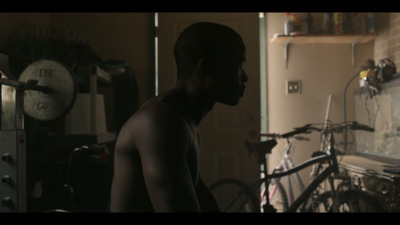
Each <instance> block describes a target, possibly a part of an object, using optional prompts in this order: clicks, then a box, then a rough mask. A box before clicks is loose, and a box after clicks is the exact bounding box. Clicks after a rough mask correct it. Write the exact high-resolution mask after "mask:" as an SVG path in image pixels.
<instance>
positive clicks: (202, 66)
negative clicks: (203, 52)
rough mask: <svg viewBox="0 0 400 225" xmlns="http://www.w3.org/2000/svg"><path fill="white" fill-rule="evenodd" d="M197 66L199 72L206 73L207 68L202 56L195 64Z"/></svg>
mask: <svg viewBox="0 0 400 225" xmlns="http://www.w3.org/2000/svg"><path fill="white" fill-rule="evenodd" d="M197 67H198V69H199V71H200V73H201V74H206V71H207V69H206V62H205V59H204V57H201V59H200V60H199V62H198V64H197Z"/></svg>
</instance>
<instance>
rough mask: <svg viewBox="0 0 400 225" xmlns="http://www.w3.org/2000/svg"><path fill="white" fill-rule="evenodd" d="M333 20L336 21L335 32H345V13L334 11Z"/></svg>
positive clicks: (338, 33)
mask: <svg viewBox="0 0 400 225" xmlns="http://www.w3.org/2000/svg"><path fill="white" fill-rule="evenodd" d="M333 20H334V21H335V34H337V35H341V34H343V14H342V13H340V12H335V13H333Z"/></svg>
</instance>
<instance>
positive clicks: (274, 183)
mask: <svg viewBox="0 0 400 225" xmlns="http://www.w3.org/2000/svg"><path fill="white" fill-rule="evenodd" d="M268 194H269V203H270V204H271V205H272V206H273V207H274V208H275V209H276V212H278V213H279V212H286V210H287V208H288V199H287V195H286V191H285V188H284V187H283V185H282V184H281V182H280V181H279V180H277V179H272V180H271V183H270V184H269V187H268ZM265 202H266V200H265V197H264V196H263V199H262V203H265Z"/></svg>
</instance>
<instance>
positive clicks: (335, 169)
mask: <svg viewBox="0 0 400 225" xmlns="http://www.w3.org/2000/svg"><path fill="white" fill-rule="evenodd" d="M333 141H334V140H333V138H332V140H331V142H333ZM323 162H328V163H329V164H330V165H329V166H328V167H326V168H324V170H323V171H322V172H321V173H319V174H318V175H317V176H316V177H315V178H314V179H313V180H312V181H311V183H310V184H309V185H308V186H307V187H306V188H305V189H304V190H303V191H302V193H301V194H300V195H299V196H298V197H297V198H296V199H295V200H294V201H293V202H292V203H291V204H290V205H289V208H288V210H287V212H295V211H296V210H297V209H298V208H299V207H300V205H301V204H303V203H304V204H303V209H304V207H305V206H306V204H305V203H307V201H306V200H307V199H308V198H309V196H310V195H311V194H312V192H313V191H314V190H315V189H316V188H317V187H318V186H319V184H320V183H321V182H322V181H324V180H326V179H327V178H328V177H329V175H331V174H332V173H334V174H339V165H338V162H337V158H336V150H335V149H331V150H330V151H329V153H326V155H321V156H316V157H313V158H311V159H308V160H306V161H304V162H303V163H301V164H299V165H297V166H295V167H293V168H291V169H289V170H287V171H284V172H278V173H272V174H267V173H264V174H265V176H264V177H263V178H262V179H260V180H258V181H257V182H254V183H253V185H252V187H255V186H256V187H257V186H260V184H261V183H264V184H265V185H266V187H268V184H269V183H270V182H269V181H270V180H271V179H273V178H281V177H285V176H289V175H291V174H296V173H297V172H298V171H300V170H302V169H304V168H306V167H308V166H311V165H314V164H317V163H321V164H322V163H323ZM265 165H266V164H265ZM265 168H266V167H265ZM331 188H332V190H334V186H333V184H331ZM266 192H267V196H268V190H267V189H266ZM266 204H269V201H267V203H266Z"/></svg>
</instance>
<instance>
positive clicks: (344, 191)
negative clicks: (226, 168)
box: [210, 121, 384, 213]
mask: <svg viewBox="0 0 400 225" xmlns="http://www.w3.org/2000/svg"><path fill="white" fill-rule="evenodd" d="M347 128H350V129H352V130H364V131H369V132H373V131H374V129H373V128H371V127H368V126H366V125H363V124H359V123H357V122H355V121H353V122H347V123H342V124H329V126H326V124H325V125H324V127H323V128H320V127H318V126H317V124H307V125H305V126H303V127H300V128H295V129H294V131H291V132H288V133H285V134H282V135H281V137H282V138H288V137H293V136H295V135H298V134H307V133H310V132H312V131H318V132H320V133H321V135H322V136H323V137H324V138H323V139H324V140H325V142H326V143H328V144H329V145H328V146H327V147H326V148H325V147H324V149H322V150H318V151H316V152H314V153H313V154H312V157H311V158H310V159H308V160H306V161H304V162H302V163H300V164H299V165H297V166H295V167H293V168H290V169H287V170H283V171H277V170H275V171H273V172H272V173H268V169H267V168H268V167H267V165H268V164H267V159H266V157H265V156H266V155H267V154H271V151H272V149H273V148H274V147H275V145H276V144H277V141H276V140H275V139H272V140H267V141H261V142H250V141H246V142H245V146H246V147H247V148H248V150H249V153H251V154H254V153H256V154H257V156H258V159H259V163H260V171H261V174H262V175H263V177H262V178H260V179H258V180H257V181H254V182H252V183H251V184H246V183H244V182H242V181H240V180H237V179H234V178H226V179H222V180H219V181H217V182H215V183H214V184H212V185H211V186H210V189H211V190H212V191H213V192H214V194H215V196H216V198H217V200H218V202H219V204H220V206H221V208H222V211H223V212H264V213H266V212H277V210H279V212H364V211H366V212H383V211H384V209H383V207H382V205H381V204H380V202H379V201H378V200H377V199H376V198H375V197H374V196H372V195H370V194H369V193H367V192H365V191H363V190H360V189H355V188H353V187H351V182H350V177H348V176H345V175H343V174H341V173H340V171H339V162H338V159H337V157H338V155H339V154H340V153H339V152H338V151H337V150H336V148H335V140H334V135H333V134H334V133H337V132H343V129H347ZM321 140H322V138H321ZM312 165H313V166H314V169H313V179H312V181H311V182H310V183H309V184H308V186H307V187H305V189H304V190H303V191H302V192H301V194H300V195H299V196H297V197H296V199H294V201H293V202H291V203H290V204H289V203H288V200H287V196H286V191H285V189H284V187H283V185H282V184H281V182H280V181H279V179H280V178H282V177H285V176H289V175H292V174H294V173H296V172H298V171H300V170H302V169H304V168H306V167H308V166H312ZM324 181H326V182H327V183H328V184H329V187H330V190H324V192H323V193H320V191H321V190H320V184H321V183H322V182H324ZM337 182H339V183H338V184H337V185H335V183H337ZM263 187H264V189H265V191H262V190H261V191H260V193H262V196H263V198H265V202H260V201H259V199H258V198H257V195H256V193H257V192H258V191H259V190H260V189H261V188H263ZM265 187H268V188H265ZM229 188H230V190H229ZM276 190H277V191H276ZM219 192H223V193H224V194H223V195H222V196H221V195H219ZM270 193H273V195H270ZM230 194H232V195H231V196H229V195H230ZM275 194H276V196H275ZM266 196H269V197H268V198H267V197H266ZM273 197H278V199H279V200H276V201H275V200H273Z"/></svg>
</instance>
